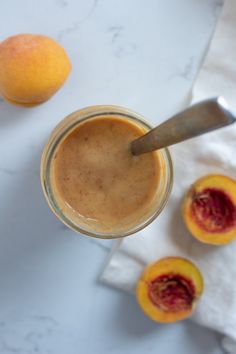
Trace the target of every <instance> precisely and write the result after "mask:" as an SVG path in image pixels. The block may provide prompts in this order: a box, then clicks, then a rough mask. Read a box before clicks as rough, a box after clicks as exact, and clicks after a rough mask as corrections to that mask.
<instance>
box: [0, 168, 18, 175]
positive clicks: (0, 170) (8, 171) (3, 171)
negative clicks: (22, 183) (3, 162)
mask: <svg viewBox="0 0 236 354" xmlns="http://www.w3.org/2000/svg"><path fill="white" fill-rule="evenodd" d="M19 172H20V171H18V170H15V169H13V168H5V167H0V174H6V175H8V176H15V175H16V174H18V173H19Z"/></svg>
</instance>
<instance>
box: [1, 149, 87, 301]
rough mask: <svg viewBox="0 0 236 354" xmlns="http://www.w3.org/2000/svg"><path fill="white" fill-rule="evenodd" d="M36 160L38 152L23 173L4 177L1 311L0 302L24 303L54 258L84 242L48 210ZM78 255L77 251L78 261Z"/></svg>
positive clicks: (39, 153)
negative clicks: (7, 187)
mask: <svg viewBox="0 0 236 354" xmlns="http://www.w3.org/2000/svg"><path fill="white" fill-rule="evenodd" d="M40 157H41V150H40V151H38V152H37V154H35V155H32V156H31V160H30V161H29V163H28V165H26V166H24V170H22V171H21V172H14V173H13V174H12V175H9V176H8V177H7V178H9V179H10V178H11V179H14V181H12V184H11V185H12V188H11V190H10V191H9V193H5V194H4V195H3V197H2V200H1V202H2V203H4V208H3V210H2V213H1V216H0V221H1V237H0V279H1V284H2V286H3V287H4V292H2V296H1V295H0V298H1V302H0V304H1V308H4V301H6V303H5V304H7V306H10V305H11V304H12V306H13V307H14V305H15V304H16V303H18V301H19V302H20V303H21V300H20V299H19V297H21V298H22V301H23V302H24V303H27V296H29V298H30V296H31V295H32V291H33V292H34V291H35V290H34V289H35V286H34V284H40V281H41V279H40V277H44V274H46V273H47V271H48V270H47V266H50V267H53V264H54V262H53V259H55V257H56V259H57V261H58V257H59V256H57V254H58V252H59V254H61V255H63V254H65V255H67V254H68V253H69V252H70V247H73V245H74V244H75V243H77V242H81V243H83V242H84V240H82V238H79V237H78V235H77V234H76V235H75V233H73V232H72V231H70V230H69V229H68V228H66V227H65V226H64V225H63V224H62V223H61V222H60V221H59V220H58V219H57V218H56V217H55V216H54V215H53V213H52V212H51V210H50V209H49V208H48V206H47V203H46V201H45V199H44V196H43V192H42V190H41V185H40V178H39V164H40ZM13 182H14V183H13ZM68 234H70V235H69V236H70V237H68ZM73 236H74V237H73ZM64 249H65V252H64ZM79 252H80V248H79V247H78V257H79V256H80V253H79ZM81 252H82V250H81ZM56 259H55V260H56ZM55 272H56V270H55ZM44 282H45V280H44ZM3 294H4V295H3ZM17 296H18V299H17Z"/></svg>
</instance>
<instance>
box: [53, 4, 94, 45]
mask: <svg viewBox="0 0 236 354" xmlns="http://www.w3.org/2000/svg"><path fill="white" fill-rule="evenodd" d="M98 2H99V0H93V3H92V5H91V8H90V10H89V11H88V13H87V14H86V15H85V16H84V18H82V19H81V20H78V21H76V22H74V23H73V24H72V25H70V26H68V27H66V28H65V29H62V30H60V31H59V33H58V35H57V40H58V42H63V41H64V40H65V38H66V37H67V36H68V35H70V34H71V33H74V32H77V31H78V30H79V28H80V26H81V25H82V24H84V23H85V22H86V21H88V20H89V19H90V17H91V16H92V15H93V13H94V11H95V10H96V7H97V5H98Z"/></svg>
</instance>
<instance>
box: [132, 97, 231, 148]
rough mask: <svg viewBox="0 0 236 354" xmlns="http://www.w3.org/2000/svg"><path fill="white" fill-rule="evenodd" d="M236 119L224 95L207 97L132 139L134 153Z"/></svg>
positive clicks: (216, 127)
mask: <svg viewBox="0 0 236 354" xmlns="http://www.w3.org/2000/svg"><path fill="white" fill-rule="evenodd" d="M234 122H236V116H235V115H234V114H233V112H232V111H231V110H230V109H229V107H228V104H227V102H226V101H225V99H224V98H223V97H216V98H212V99H208V100H205V101H202V102H199V103H197V104H194V105H193V106H190V107H189V108H187V109H186V110H184V111H182V112H180V113H178V114H176V115H174V116H173V117H172V118H170V119H168V120H167V121H165V122H164V123H162V124H160V125H158V126H157V127H156V128H154V129H152V130H151V131H150V132H148V133H147V134H145V135H143V136H141V137H140V138H138V139H135V140H134V141H132V142H131V151H132V153H133V155H140V154H144V153H146V152H150V151H153V150H158V149H161V148H164V147H167V146H170V145H173V144H176V143H180V142H181V141H184V140H187V139H190V138H193V137H195V136H198V135H202V134H204V133H208V132H210V131H212V130H215V129H219V128H222V127H224V126H226V125H229V124H232V123H234Z"/></svg>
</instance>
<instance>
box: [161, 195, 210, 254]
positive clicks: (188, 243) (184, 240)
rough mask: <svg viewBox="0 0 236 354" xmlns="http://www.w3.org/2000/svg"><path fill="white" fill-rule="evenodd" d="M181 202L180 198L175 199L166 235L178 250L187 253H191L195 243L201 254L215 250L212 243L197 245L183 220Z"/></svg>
mask: <svg viewBox="0 0 236 354" xmlns="http://www.w3.org/2000/svg"><path fill="white" fill-rule="evenodd" d="M181 203H182V200H176V202H175V207H174V209H173V210H172V214H171V215H170V220H171V222H170V223H169V224H168V225H169V226H168V228H169V229H168V235H169V237H170V238H171V239H172V242H174V244H175V245H176V246H177V247H178V248H179V250H180V251H183V252H185V253H187V254H191V249H192V248H193V247H194V246H195V245H197V246H198V248H199V249H200V255H201V256H204V255H207V254H209V253H212V252H215V251H216V248H215V246H212V245H207V244H202V247H199V246H201V244H200V242H199V241H197V240H196V239H195V238H194V237H193V236H192V235H191V234H190V233H189V231H188V230H187V228H186V226H185V224H184V221H183V217H182V211H181ZM195 248H196V247H195Z"/></svg>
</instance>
